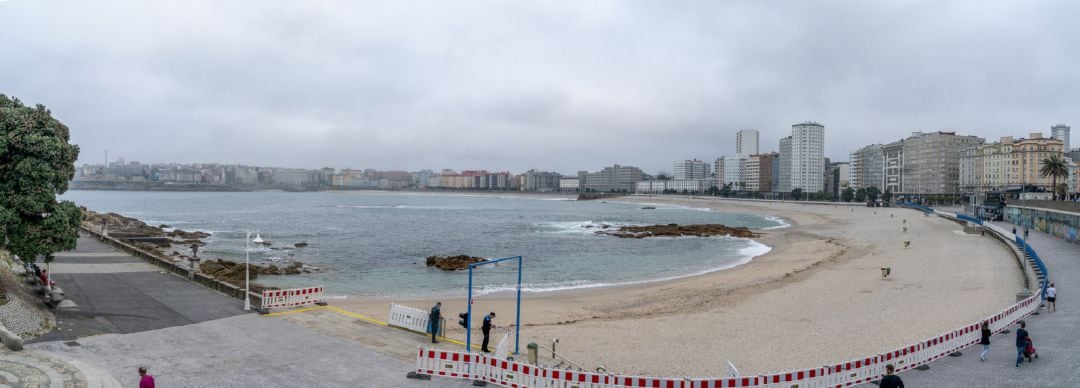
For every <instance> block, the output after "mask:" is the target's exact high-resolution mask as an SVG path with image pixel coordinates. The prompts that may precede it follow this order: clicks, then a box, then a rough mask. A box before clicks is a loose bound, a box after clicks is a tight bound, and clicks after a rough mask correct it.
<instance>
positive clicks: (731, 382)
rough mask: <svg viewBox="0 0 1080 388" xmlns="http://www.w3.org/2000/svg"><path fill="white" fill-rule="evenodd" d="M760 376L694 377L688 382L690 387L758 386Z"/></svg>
mask: <svg viewBox="0 0 1080 388" xmlns="http://www.w3.org/2000/svg"><path fill="white" fill-rule="evenodd" d="M760 380H761V377H759V376H747V377H722V378H715V379H695V380H693V381H691V382H690V388H743V387H758V386H759V384H760Z"/></svg>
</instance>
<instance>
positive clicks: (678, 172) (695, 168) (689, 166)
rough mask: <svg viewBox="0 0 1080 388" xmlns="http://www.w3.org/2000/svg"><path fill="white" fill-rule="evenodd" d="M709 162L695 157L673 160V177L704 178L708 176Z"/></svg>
mask: <svg viewBox="0 0 1080 388" xmlns="http://www.w3.org/2000/svg"><path fill="white" fill-rule="evenodd" d="M709 167H710V166H709V163H707V162H703V161H700V160H697V159H694V160H680V161H678V162H675V179H705V178H708V177H709Z"/></svg>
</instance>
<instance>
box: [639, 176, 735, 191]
mask: <svg viewBox="0 0 1080 388" xmlns="http://www.w3.org/2000/svg"><path fill="white" fill-rule="evenodd" d="M714 186H716V180H715V179H711V178H710V179H672V180H647V181H640V182H637V183H636V184H635V188H634V192H635V193H638V194H666V193H676V194H683V193H688V194H700V193H704V192H705V191H706V190H708V189H709V188H710V187H714Z"/></svg>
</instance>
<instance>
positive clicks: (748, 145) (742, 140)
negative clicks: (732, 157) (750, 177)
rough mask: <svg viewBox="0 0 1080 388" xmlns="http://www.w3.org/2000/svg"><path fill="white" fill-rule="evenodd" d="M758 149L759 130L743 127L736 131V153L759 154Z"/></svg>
mask: <svg viewBox="0 0 1080 388" xmlns="http://www.w3.org/2000/svg"><path fill="white" fill-rule="evenodd" d="M758 149H759V148H758V131H757V130H756V129H743V130H741V131H739V132H736V133H735V154H736V155H744V156H750V155H757V154H758Z"/></svg>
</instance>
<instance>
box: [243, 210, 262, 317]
mask: <svg viewBox="0 0 1080 388" xmlns="http://www.w3.org/2000/svg"><path fill="white" fill-rule="evenodd" d="M251 242H252V240H251V231H250V230H249V231H248V232H247V238H245V239H244V311H251ZM262 242H263V239H262V236H260V235H259V234H258V233H256V234H255V240H254V243H256V244H262Z"/></svg>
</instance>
